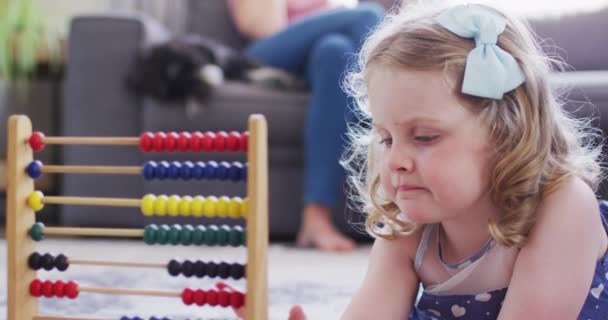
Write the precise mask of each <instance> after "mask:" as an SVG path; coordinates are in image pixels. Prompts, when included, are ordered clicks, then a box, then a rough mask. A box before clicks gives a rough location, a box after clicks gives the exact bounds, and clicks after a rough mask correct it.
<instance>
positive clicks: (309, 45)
mask: <svg viewBox="0 0 608 320" xmlns="http://www.w3.org/2000/svg"><path fill="white" fill-rule="evenodd" d="M229 1H230V2H229V5H230V7H231V10H232V15H233V19H234V21H235V23H236V26H237V28H238V30H239V31H240V32H241V33H242V34H243V35H244V36H246V37H247V38H249V39H251V40H252V42H251V44H250V46H249V47H248V48H247V52H248V54H250V55H251V56H252V57H253V58H255V59H257V60H258V61H260V62H262V63H265V64H268V65H271V66H274V67H277V68H281V69H283V70H285V71H288V72H291V73H294V74H298V75H301V76H303V78H304V79H305V80H306V81H307V83H308V85H309V87H310V89H311V99H310V106H309V111H308V118H307V119H306V126H305V128H306V129H305V132H304V133H303V134H304V143H305V177H304V180H305V182H304V195H303V196H304V209H303V213H302V223H301V226H300V230H299V232H298V236H297V240H296V242H297V245H299V246H314V247H318V248H320V249H322V250H331V251H348V250H353V249H354V248H355V243H354V241H353V240H352V239H350V238H348V237H347V236H345V235H343V234H341V233H340V232H339V231H338V230H337V229H336V227H335V226H334V225H333V224H332V219H331V209H332V207H334V206H335V205H336V203H337V201H338V199H339V197H340V192H342V188H341V187H342V182H343V178H344V171H343V169H342V167H341V166H340V164H339V163H338V159H339V158H340V155H341V153H342V150H343V142H344V136H343V135H344V133H345V132H346V119H347V116H348V115H347V105H348V101H347V96H346V94H345V93H344V92H343V91H342V89H341V86H340V85H341V80H342V77H343V75H344V72H345V70H346V69H347V67H348V65H349V61H350V60H351V59H353V58H354V57H355V56H356V53H357V52H358V50H359V47H360V45H361V43H362V40H363V38H364V37H365V36H366V34H368V33H369V32H370V30H371V29H372V28H374V26H375V25H376V24H377V23H378V22H379V21H380V20H381V18H382V17H383V14H384V12H383V9H382V7H381V6H379V5H376V4H371V3H366V4H360V5H358V6H351V7H347V6H346V5H347V4H351V5H352V4H356V0H354V1H353V0H339V1H335V0H334V1H329V0H229ZM330 2H331V3H330Z"/></svg>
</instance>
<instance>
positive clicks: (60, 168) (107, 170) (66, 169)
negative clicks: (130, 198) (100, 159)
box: [40, 165, 142, 174]
mask: <svg viewBox="0 0 608 320" xmlns="http://www.w3.org/2000/svg"><path fill="white" fill-rule="evenodd" d="M141 170H142V167H141V166H64V165H44V166H42V167H40V171H41V172H42V173H93V174H141Z"/></svg>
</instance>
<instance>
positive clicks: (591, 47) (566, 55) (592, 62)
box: [530, 8, 608, 70]
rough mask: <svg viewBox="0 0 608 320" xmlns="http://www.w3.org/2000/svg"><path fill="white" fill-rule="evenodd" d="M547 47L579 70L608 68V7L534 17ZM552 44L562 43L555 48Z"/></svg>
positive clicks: (550, 51) (539, 33) (535, 29)
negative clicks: (591, 10) (547, 16)
mask: <svg viewBox="0 0 608 320" xmlns="http://www.w3.org/2000/svg"><path fill="white" fill-rule="evenodd" d="M530 23H531V25H532V28H533V29H534V31H535V32H536V33H537V34H538V36H539V37H540V38H541V39H546V40H548V41H547V42H545V43H543V47H544V49H546V51H547V52H548V53H550V54H558V55H559V56H561V58H562V59H564V61H566V62H567V63H568V64H569V65H571V66H572V67H574V69H576V70H607V69H608V55H606V51H608V35H607V34H606V30H608V8H605V9H602V10H598V11H594V12H588V13H579V14H573V15H563V16H559V17H553V18H537V19H530ZM551 45H555V46H557V47H558V49H557V50H555V48H551V47H550V46H551Z"/></svg>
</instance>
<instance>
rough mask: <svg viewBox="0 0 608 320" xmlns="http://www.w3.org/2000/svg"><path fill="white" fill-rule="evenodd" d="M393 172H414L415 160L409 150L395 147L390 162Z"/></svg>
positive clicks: (392, 149)
mask: <svg viewBox="0 0 608 320" xmlns="http://www.w3.org/2000/svg"><path fill="white" fill-rule="evenodd" d="M388 166H389V169H390V170H391V171H401V172H412V171H413V170H414V159H413V157H412V156H411V153H410V152H408V150H407V148H404V147H397V146H393V148H391V151H390V154H389V160H388Z"/></svg>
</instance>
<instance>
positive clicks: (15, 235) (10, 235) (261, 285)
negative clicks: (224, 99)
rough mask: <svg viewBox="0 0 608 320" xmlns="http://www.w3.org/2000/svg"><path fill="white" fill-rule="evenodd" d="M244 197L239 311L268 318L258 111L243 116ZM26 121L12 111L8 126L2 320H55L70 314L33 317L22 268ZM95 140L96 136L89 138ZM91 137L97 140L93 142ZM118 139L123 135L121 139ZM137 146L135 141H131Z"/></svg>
mask: <svg viewBox="0 0 608 320" xmlns="http://www.w3.org/2000/svg"><path fill="white" fill-rule="evenodd" d="M248 128H249V135H250V136H249V141H248V144H249V146H248V150H247V161H248V175H247V197H248V198H249V213H248V216H247V219H246V221H247V222H246V223H247V267H246V274H247V275H248V276H247V293H246V304H245V315H246V317H247V319H249V320H266V319H267V318H268V304H267V302H268V282H267V278H268V261H267V251H268V129H267V124H266V119H265V118H264V117H263V116H262V115H251V116H250V117H249V120H248ZM31 135H32V123H31V121H30V119H29V118H28V117H27V116H24V115H13V116H11V117H10V118H9V124H8V158H7V174H8V177H7V178H8V184H7V193H6V207H7V208H6V209H7V210H6V214H7V215H6V217H7V218H6V219H7V223H6V239H7V246H8V250H7V251H8V252H7V253H8V259H7V262H8V268H7V271H8V305H7V313H8V318H7V319H8V320H29V319H36V320H59V319H74V318H58V317H45V316H40V315H38V298H36V297H33V296H31V294H30V292H29V283H30V282H32V281H33V280H34V279H35V278H36V271H35V270H31V269H30V268H29V267H28V257H29V255H30V254H32V253H33V252H34V251H35V241H34V240H32V239H31V238H30V237H29V236H28V233H29V229H30V228H31V227H32V225H33V224H34V223H35V222H36V216H35V212H34V210H33V209H32V208H30V207H29V206H28V205H27V198H28V196H29V195H30V193H32V192H33V191H34V180H33V179H32V178H31V177H29V176H28V174H27V173H26V167H27V166H28V164H30V163H31V162H32V161H33V150H32V149H31V147H30V146H29V145H28V144H27V141H28V139H29V137H30V136H31ZM95 139H98V140H95ZM62 141H63V143H66V144H67V143H70V144H114V143H113V138H94V137H92V138H82V137H74V138H69V137H65V138H60V137H47V138H45V142H46V143H49V144H51V143H57V144H62ZM96 141H97V142H96ZM123 141H124V139H123ZM129 144H137V139H135V143H129Z"/></svg>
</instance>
